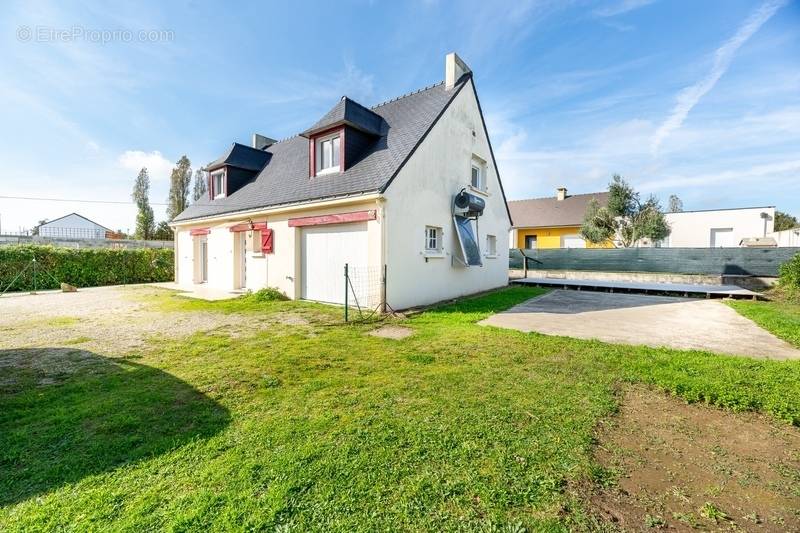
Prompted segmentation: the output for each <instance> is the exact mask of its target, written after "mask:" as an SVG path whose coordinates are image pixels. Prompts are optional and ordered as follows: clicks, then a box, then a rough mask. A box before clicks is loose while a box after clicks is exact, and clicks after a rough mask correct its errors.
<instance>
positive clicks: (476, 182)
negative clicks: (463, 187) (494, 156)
mask: <svg viewBox="0 0 800 533" xmlns="http://www.w3.org/2000/svg"><path fill="white" fill-rule="evenodd" d="M469 184H470V185H471V186H472V187H473V188H475V189H478V190H479V191H485V190H486V161H484V160H483V159H481V158H480V157H478V156H474V155H473V156H472V167H471V175H470V183H469Z"/></svg>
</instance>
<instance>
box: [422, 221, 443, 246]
mask: <svg viewBox="0 0 800 533" xmlns="http://www.w3.org/2000/svg"><path fill="white" fill-rule="evenodd" d="M425 251H426V252H428V253H439V252H441V251H442V228H437V227H436V226H425Z"/></svg>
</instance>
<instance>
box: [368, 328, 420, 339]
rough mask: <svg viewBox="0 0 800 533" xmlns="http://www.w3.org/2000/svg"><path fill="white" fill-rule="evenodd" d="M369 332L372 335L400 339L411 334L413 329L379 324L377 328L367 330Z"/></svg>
mask: <svg viewBox="0 0 800 533" xmlns="http://www.w3.org/2000/svg"><path fill="white" fill-rule="evenodd" d="M369 334H370V335H372V336H373V337H382V338H384V339H394V340H400V339H405V338H406V337H410V336H411V335H413V334H414V330H413V329H411V328H404V327H402V326H381V327H379V328H378V329H373V330H372V331H370V332H369Z"/></svg>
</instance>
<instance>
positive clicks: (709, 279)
mask: <svg viewBox="0 0 800 533" xmlns="http://www.w3.org/2000/svg"><path fill="white" fill-rule="evenodd" d="M508 277H509V278H510V279H520V278H523V277H525V276H524V272H523V270H522V269H510V270H509V271H508ZM528 277H530V278H548V279H589V280H602V281H641V282H646V283H692V284H702V285H738V286H739V287H744V288H746V289H751V290H757V289H764V288H767V287H771V286H772V285H774V284H775V282H776V281H777V278H770V277H755V276H713V275H709V274H670V273H663V272H587V271H584V270H531V269H528Z"/></svg>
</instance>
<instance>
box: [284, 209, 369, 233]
mask: <svg viewBox="0 0 800 533" xmlns="http://www.w3.org/2000/svg"><path fill="white" fill-rule="evenodd" d="M376 218H377V213H376V212H375V210H374V209H370V210H367V211H353V212H351V213H335V214H333V215H320V216H316V217H300V218H290V219H289V227H290V228H298V227H303V226H322V225H325V224H345V223H347V222H363V221H365V220H375V219H376Z"/></svg>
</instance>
